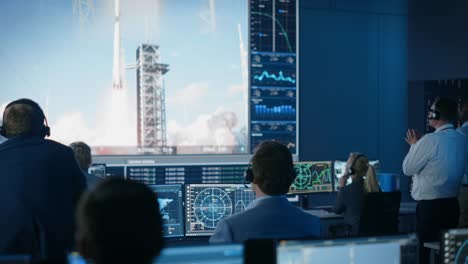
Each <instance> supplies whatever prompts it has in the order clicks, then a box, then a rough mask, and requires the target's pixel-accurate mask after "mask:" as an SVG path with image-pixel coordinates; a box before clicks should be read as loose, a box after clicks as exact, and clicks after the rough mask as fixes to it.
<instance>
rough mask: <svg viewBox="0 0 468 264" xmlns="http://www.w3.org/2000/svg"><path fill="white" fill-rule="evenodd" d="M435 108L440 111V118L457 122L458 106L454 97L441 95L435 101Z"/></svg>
mask: <svg viewBox="0 0 468 264" xmlns="http://www.w3.org/2000/svg"><path fill="white" fill-rule="evenodd" d="M434 104H435V109H436V111H437V112H439V115H440V117H439V119H440V120H443V121H447V122H451V123H453V122H456V121H457V119H458V118H457V117H458V106H457V103H456V102H455V101H453V100H452V99H449V98H446V97H441V98H439V99H438V100H436V101H435V102H434Z"/></svg>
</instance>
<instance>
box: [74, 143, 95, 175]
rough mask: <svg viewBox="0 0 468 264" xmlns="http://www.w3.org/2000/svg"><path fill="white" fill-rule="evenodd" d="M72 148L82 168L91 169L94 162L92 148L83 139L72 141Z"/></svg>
mask: <svg viewBox="0 0 468 264" xmlns="http://www.w3.org/2000/svg"><path fill="white" fill-rule="evenodd" d="M70 148H71V149H72V150H73V152H74V154H75V159H76V162H77V163H78V166H79V167H80V169H82V170H87V169H89V167H90V166H91V163H92V158H91V148H90V147H89V146H88V145H87V144H86V143H84V142H81V141H78V142H73V143H71V144H70Z"/></svg>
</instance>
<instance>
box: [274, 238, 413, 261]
mask: <svg viewBox="0 0 468 264" xmlns="http://www.w3.org/2000/svg"><path fill="white" fill-rule="evenodd" d="M417 246H418V244H417V239H416V236H415V235H402V236H391V237H371V238H348V239H338V240H326V241H323V240H322V241H282V242H280V243H279V246H278V247H277V263H278V264H286V263H288V264H289V263H379V264H385V263H389V264H390V263H417V253H418V250H417V248H418V247H417Z"/></svg>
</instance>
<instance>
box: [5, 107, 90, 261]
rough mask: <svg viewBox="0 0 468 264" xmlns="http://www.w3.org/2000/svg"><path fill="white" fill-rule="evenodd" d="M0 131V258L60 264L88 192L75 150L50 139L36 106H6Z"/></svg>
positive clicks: (68, 247)
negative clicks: (81, 200)
mask: <svg viewBox="0 0 468 264" xmlns="http://www.w3.org/2000/svg"><path fill="white" fill-rule="evenodd" d="M0 133H1V134H2V135H3V136H4V137H6V138H8V140H7V141H6V142H4V143H2V144H1V145H0V212H2V217H0V254H29V255H31V256H32V257H33V258H34V259H35V260H45V259H47V260H58V259H61V258H62V257H64V254H65V253H66V251H68V250H71V249H72V247H73V241H74V229H75V221H74V214H75V209H76V206H77V202H78V199H79V198H80V195H81V194H82V192H83V191H84V190H85V188H86V182H85V177H84V175H83V173H82V172H81V170H80V168H79V167H78V164H77V163H76V160H75V157H74V156H73V151H72V150H71V149H70V148H69V147H67V146H64V145H62V144H59V143H57V142H55V141H52V140H47V139H45V137H48V136H50V128H49V126H48V125H47V119H46V117H45V115H44V112H43V111H42V109H41V108H40V106H39V105H38V104H37V103H36V102H34V101H32V100H30V99H19V100H16V101H13V102H11V103H10V104H8V105H7V106H6V108H5V110H4V112H3V124H2V127H1V128H0Z"/></svg>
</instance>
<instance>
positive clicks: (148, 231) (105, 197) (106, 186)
mask: <svg viewBox="0 0 468 264" xmlns="http://www.w3.org/2000/svg"><path fill="white" fill-rule="evenodd" d="M77 218H78V221H79V223H80V224H79V226H80V228H82V229H83V231H84V232H86V233H85V234H86V236H87V237H88V238H89V239H90V240H91V241H92V245H93V246H94V250H95V252H94V254H95V256H94V257H95V259H94V261H95V262H96V263H97V264H105V263H140V264H141V263H145V264H149V263H152V261H153V259H154V257H156V256H157V255H159V252H160V251H161V249H162V247H163V233H162V220H161V215H160V211H159V205H158V201H157V197H156V194H155V193H154V192H153V191H151V190H150V189H149V188H148V187H147V186H145V185H144V184H141V183H137V182H133V181H126V180H122V179H108V180H105V181H103V182H101V183H100V184H98V185H97V186H96V188H95V189H93V190H92V191H91V192H89V193H86V194H85V195H84V196H83V197H82V199H81V201H80V204H79V207H78V214H77Z"/></svg>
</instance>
